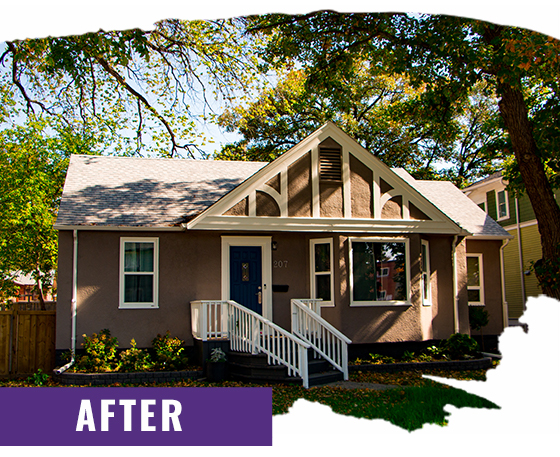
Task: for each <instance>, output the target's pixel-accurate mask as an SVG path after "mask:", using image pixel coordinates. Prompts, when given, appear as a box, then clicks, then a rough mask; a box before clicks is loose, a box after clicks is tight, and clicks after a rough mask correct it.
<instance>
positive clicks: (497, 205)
mask: <svg viewBox="0 0 560 457" xmlns="http://www.w3.org/2000/svg"><path fill="white" fill-rule="evenodd" d="M500 192H503V193H504V197H505V204H506V215H505V216H502V217H500V201H499V199H498V194H499V193H500ZM509 217H510V216H509V195H508V192H507V190H505V189H502V190H497V189H496V218H497V219H496V220H497V221H505V220H507V219H509Z"/></svg>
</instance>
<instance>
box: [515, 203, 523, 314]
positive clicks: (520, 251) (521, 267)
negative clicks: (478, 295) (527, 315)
mask: <svg viewBox="0 0 560 457" xmlns="http://www.w3.org/2000/svg"><path fill="white" fill-rule="evenodd" d="M515 221H516V225H517V249H518V250H519V274H520V275H521V302H522V303H523V311H525V300H526V297H525V274H524V273H523V244H522V243H521V226H520V224H519V200H518V199H517V197H515Z"/></svg>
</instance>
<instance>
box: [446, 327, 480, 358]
mask: <svg viewBox="0 0 560 457" xmlns="http://www.w3.org/2000/svg"><path fill="white" fill-rule="evenodd" d="M440 350H441V352H442V354H443V357H444V358H446V359H450V360H462V359H468V358H473V357H475V356H476V355H477V353H478V343H477V342H476V341H475V340H474V339H472V338H471V337H470V336H469V335H465V334H464V333H454V334H453V335H451V336H450V337H449V338H447V339H446V340H445V341H443V342H442V343H441V345H440Z"/></svg>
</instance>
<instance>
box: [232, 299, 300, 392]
mask: <svg viewBox="0 0 560 457" xmlns="http://www.w3.org/2000/svg"><path fill="white" fill-rule="evenodd" d="M227 304H228V333H229V339H230V348H231V349H232V350H233V351H241V352H250V353H252V354H258V353H259V352H262V353H264V354H266V355H267V360H268V363H269V364H272V365H277V364H282V365H284V366H286V367H287V368H288V375H289V376H291V375H299V376H300V377H301V379H302V381H303V387H305V388H308V387H309V373H308V365H307V350H308V349H309V348H310V347H311V345H310V344H309V343H308V342H305V341H303V340H301V339H300V338H298V337H297V336H295V335H293V334H291V333H290V332H288V331H287V330H284V329H283V328H282V327H279V326H278V325H276V324H274V323H273V322H271V321H269V320H268V319H265V318H264V317H262V316H261V315H260V314H257V313H255V312H254V311H251V310H250V309H248V308H246V307H244V306H242V305H240V304H239V303H237V302H235V301H232V300H230V301H227Z"/></svg>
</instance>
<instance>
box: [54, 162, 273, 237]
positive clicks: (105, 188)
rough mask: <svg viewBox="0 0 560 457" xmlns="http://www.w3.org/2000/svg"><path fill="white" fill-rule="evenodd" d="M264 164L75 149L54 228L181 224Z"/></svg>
mask: <svg viewBox="0 0 560 457" xmlns="http://www.w3.org/2000/svg"><path fill="white" fill-rule="evenodd" d="M265 165H266V163H262V162H227V161H210V160H186V159H150V158H133V157H113V156H88V155H73V156H72V157H71V159H70V164H69V166H68V172H67V175H66V182H65V184H64V190H63V193H62V199H61V202H60V208H59V211H58V217H57V221H56V224H55V228H68V227H69V226H83V227H87V226H90V227H91V226H103V227H153V228H163V227H173V226H177V227H179V226H180V224H181V222H185V221H186V220H188V219H189V218H191V217H193V216H194V215H196V214H198V213H200V212H201V211H203V210H204V209H206V208H207V207H208V206H210V205H212V204H213V203H214V202H216V200H218V199H219V198H220V197H222V196H223V195H224V194H226V193H227V192H229V191H230V190H232V189H234V188H235V187H236V186H238V185H239V184H240V183H241V182H243V181H244V180H246V179H247V178H248V177H249V176H251V175H252V174H254V173H255V172H256V171H258V170H259V169H261V168H262V167H263V166H265Z"/></svg>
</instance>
